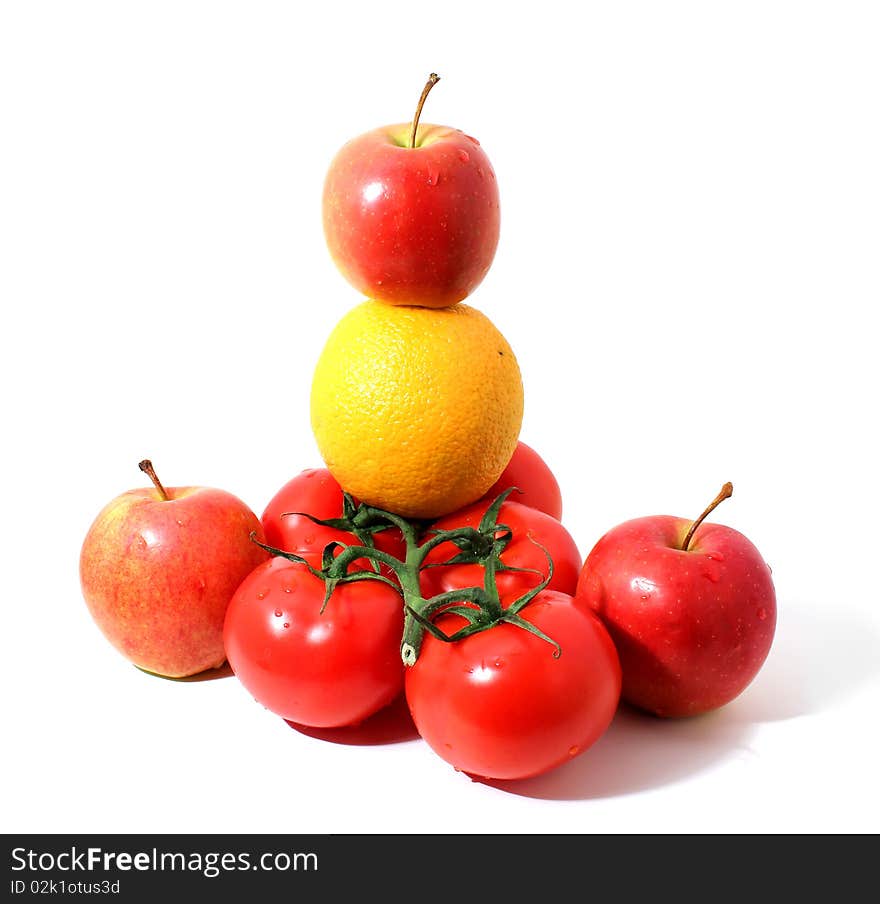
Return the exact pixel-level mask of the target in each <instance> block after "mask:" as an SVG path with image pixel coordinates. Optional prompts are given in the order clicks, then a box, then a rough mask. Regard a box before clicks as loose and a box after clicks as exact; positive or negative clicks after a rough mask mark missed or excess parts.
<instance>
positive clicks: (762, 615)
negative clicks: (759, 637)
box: [757, 606, 767, 621]
mask: <svg viewBox="0 0 880 904" xmlns="http://www.w3.org/2000/svg"><path fill="white" fill-rule="evenodd" d="M757 614H758V618H759V619H761V621H765V620H766V618H767V610H766V609H765V608H764V607H763V606H761V608H760V609H759V610H758V613H757Z"/></svg>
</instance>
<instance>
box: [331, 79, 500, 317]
mask: <svg viewBox="0 0 880 904" xmlns="http://www.w3.org/2000/svg"><path fill="white" fill-rule="evenodd" d="M438 80H439V77H438V76H437V74H436V73H431V76H430V78H429V79H428V81H427V83H426V85H425V88H424V90H423V91H422V95H421V97H420V98H419V103H418V106H417V108H416V112H415V116H414V117H413V120H412V122H409V123H399V124H396V125H388V126H382V127H380V128H377V129H373V130H371V131H369V132H365V133H364V134H362V135H358V136H357V137H355V138H352V139H351V140H350V141H348V142H346V144H345V145H343V147H342V148H341V149H340V150H339V151H338V153H337V154H336V155H335V156H334V158H333V160H332V161H331V163H330V167H329V169H328V171H327V175H326V178H325V180H324V190H323V197H322V217H323V223H324V235H325V238H326V241H327V247H328V249H329V251H330V255H331V257H332V258H333V261H334V263H335V264H336V266H337V267H338V269H339V271H340V272H341V273H342V275H343V276H344V277H345V278H346V279H347V280H348V281H349V282H350V283H351V284H352V285H353V286H354V287H355V288H356V289H357V290H358V291H359V292H361V293H362V294H363V295H366V296H367V297H368V298H372V299H376V300H378V301H384V302H386V303H388V304H402V305H418V306H420V307H426V308H440V307H449V306H451V305H454V304H456V303H458V302H459V301H462V300H463V299H464V298H466V297H467V296H468V295H470V293H471V292H473V291H474V289H475V288H476V287H477V286H478V285H479V284H480V283H481V282H482V280H483V278H484V277H485V276H486V273H487V272H488V271H489V267H490V266H491V264H492V260H493V259H494V257H495V250H496V247H497V245H498V236H499V230H500V211H499V202H498V184H497V182H496V179H495V171H494V170H493V168H492V164H491V163H490V162H489V158H488V157H487V156H486V152H485V151H484V150H483V148H482V147H481V146H480V143H479V142H478V141H477V139H476V138H473V137H471V136H470V135H466V134H465V133H464V132H462V131H461V130H460V129H453V128H450V127H448V126H440V125H428V124H422V125H419V118H420V115H421V112H422V106H423V105H424V103H425V98H426V97H427V96H428V92H429V91H430V90H431V88H432V87H433V86H434V85H435V84H436V83H437V81H438Z"/></svg>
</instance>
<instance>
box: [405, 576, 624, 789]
mask: <svg viewBox="0 0 880 904" xmlns="http://www.w3.org/2000/svg"><path fill="white" fill-rule="evenodd" d="M520 615H521V617H522V618H524V619H525V620H526V621H529V622H531V623H532V624H534V625H535V626H536V627H538V628H540V630H541V631H543V632H544V633H545V634H546V635H547V636H548V637H550V638H552V639H553V640H554V641H556V642H557V643H558V644H559V645H560V647H561V648H562V653H561V655H560V656H559V657H558V658H555V657H554V648H553V647H552V646H551V645H550V644H549V643H547V641H546V640H543V639H542V638H540V637H537V636H535V635H534V634H531V633H530V632H528V631H527V630H525V629H524V628H521V627H517V626H515V625H511V624H507V623H504V622H502V623H500V624H497V625H495V626H494V627H491V628H489V629H487V630H485V631H481V632H478V633H476V634H471V635H470V636H468V637H465V638H463V639H462V640H458V641H455V642H452V643H448V642H445V641H442V640H439V639H438V638H436V637H433V636H432V635H430V634H426V635H425V638H424V642H423V644H422V649H421V653H420V654H419V658H418V659H417V660H416V662H415V664H414V665H413V666H411V667H410V668H408V669H407V672H406V683H405V687H406V699H407V702H408V704H409V707H410V712H411V713H412V717H413V721H414V722H415V724H416V727H417V728H418V730H419V734H420V735H421V736H422V737H423V738H424V739H425V741H427V743H428V744H429V745H430V747H431V748H432V749H433V750H434V751H435V752H436V753H437V754H438V755H439V756H441V757H442V758H443V759H444V760H446V761H447V762H449V763H451V764H452V765H453V766H455V768H456V769H459V770H461V771H462V772H467V773H470V774H472V775H477V776H482V777H484V778H493V779H519V778H528V777H529V776H533V775H538V774H540V773H542V772H546V771H548V770H549V769H552V768H554V767H555V766H558V765H560V764H561V763H564V762H565V761H566V760H569V759H571V758H572V757H574V756H576V755H577V754H579V753H582V752H583V751H584V750H586V749H587V748H588V747H590V745H592V744H593V743H594V742H595V741H596V740H597V739H598V738H599V737H600V735H602V734H603V732H604V731H605V729H606V728H607V727H608V725H609V724H610V723H611V720H612V718H613V717H614V713H615V712H616V710H617V705H618V702H619V699H620V685H621V673H620V663H619V661H618V658H617V651H616V649H615V647H614V644H613V643H612V641H611V637H610V636H609V634H608V632H607V631H606V630H605V628H604V626H603V625H602V623H601V622H600V621H599V619H598V618H597V617H596V616H595V615H593V614H592V613H591V612H587V611H586V610H584V609H580V608H578V607H577V606H576V605H575V604H574V600H573V599H572V598H571V597H570V596H569V595H567V594H563V593H557V592H554V591H550V590H544V591H542V592H541V593H539V594H538V595H537V596H536V597H535V599H534V600H533V601H532V602H531V603H529V604H528V605H527V606H525V607H524V608H523V609H522V610H521V612H520ZM464 624H465V621H464V619H463V618H462V617H461V616H458V615H441V616H440V617H439V618H438V619H437V620H436V625H437V626H438V627H439V628H440V629H441V630H443V631H444V632H445V633H446V634H452V633H453V632H454V631H456V630H457V629H458V628H459V627H462V626H463V625H464Z"/></svg>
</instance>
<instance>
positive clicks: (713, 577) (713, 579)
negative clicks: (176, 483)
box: [703, 571, 721, 584]
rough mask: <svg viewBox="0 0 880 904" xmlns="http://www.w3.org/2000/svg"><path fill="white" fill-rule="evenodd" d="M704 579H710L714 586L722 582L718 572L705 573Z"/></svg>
mask: <svg viewBox="0 0 880 904" xmlns="http://www.w3.org/2000/svg"><path fill="white" fill-rule="evenodd" d="M703 577H704V578H708V579H709V580H710V581H711V582H712V583H713V584H717V583H718V581H720V580H721V578H720V577H719V576H718V572H717V571H704V572H703Z"/></svg>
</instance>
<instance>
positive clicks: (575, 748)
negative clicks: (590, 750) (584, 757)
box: [568, 744, 581, 756]
mask: <svg viewBox="0 0 880 904" xmlns="http://www.w3.org/2000/svg"><path fill="white" fill-rule="evenodd" d="M580 752H581V749H580V747H578V746H577V744H575V745H574V746H573V747H569V748H568V755H569V756H577V755H578V754H579V753H580Z"/></svg>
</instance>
